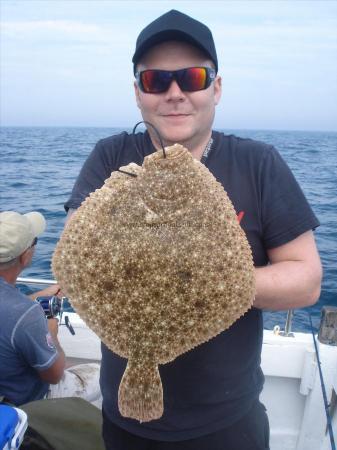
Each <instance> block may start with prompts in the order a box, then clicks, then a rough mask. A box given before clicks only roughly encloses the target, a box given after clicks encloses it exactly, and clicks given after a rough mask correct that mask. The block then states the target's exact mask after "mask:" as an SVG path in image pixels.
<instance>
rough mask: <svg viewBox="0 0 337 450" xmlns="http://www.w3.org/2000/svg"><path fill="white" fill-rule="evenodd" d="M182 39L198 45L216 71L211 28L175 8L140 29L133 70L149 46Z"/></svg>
mask: <svg viewBox="0 0 337 450" xmlns="http://www.w3.org/2000/svg"><path fill="white" fill-rule="evenodd" d="M170 40H175V41H184V42H187V43H189V44H192V45H194V46H195V47H198V48H199V49H200V50H202V51H203V52H204V53H205V54H206V55H207V56H208V57H209V58H210V59H211V60H212V61H213V63H214V65H215V70H216V72H218V58H217V55H216V50H215V45H214V41H213V36H212V33H211V30H210V29H209V28H208V27H206V25H204V24H203V23H201V22H199V21H198V20H195V19H193V18H192V17H190V16H188V15H186V14H183V13H181V12H180V11H177V10H175V9H172V10H171V11H169V12H167V13H165V14H164V15H162V16H160V17H158V19H156V20H154V21H153V22H151V23H150V24H149V25H148V26H147V27H145V28H144V30H143V31H141V33H140V35H139V36H138V39H137V42H136V50H135V53H134V55H133V58H132V62H133V72H134V73H136V65H137V64H138V62H139V60H140V59H141V57H142V56H143V55H144V53H146V52H147V51H148V50H149V49H150V48H151V47H153V46H155V45H157V44H160V43H161V42H165V41H170Z"/></svg>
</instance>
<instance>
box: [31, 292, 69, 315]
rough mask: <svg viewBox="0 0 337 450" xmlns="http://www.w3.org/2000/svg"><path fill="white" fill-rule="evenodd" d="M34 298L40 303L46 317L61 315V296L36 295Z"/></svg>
mask: <svg viewBox="0 0 337 450" xmlns="http://www.w3.org/2000/svg"><path fill="white" fill-rule="evenodd" d="M36 300H37V301H38V302H39V303H40V306H41V308H42V309H43V311H44V313H45V316H46V317H47V319H54V318H55V317H57V316H58V315H61V312H62V311H63V298H59V297H56V296H55V295H53V296H52V297H37V298H36Z"/></svg>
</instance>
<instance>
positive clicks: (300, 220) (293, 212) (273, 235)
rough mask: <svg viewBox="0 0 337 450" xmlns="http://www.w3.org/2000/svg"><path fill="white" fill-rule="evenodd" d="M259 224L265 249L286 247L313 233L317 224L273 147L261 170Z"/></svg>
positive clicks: (286, 167) (270, 148) (298, 188)
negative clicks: (300, 237) (301, 236)
mask: <svg viewBox="0 0 337 450" xmlns="http://www.w3.org/2000/svg"><path fill="white" fill-rule="evenodd" d="M261 186H262V189H261V198H262V209H261V214H262V224H263V236H264V242H265V246H266V248H275V247H278V246H280V245H283V244H286V243H287V242H290V241H291V240H293V239H295V238H296V237H298V236H300V235H301V234H302V233H304V232H306V231H308V230H312V229H315V228H316V227H317V226H319V221H318V219H317V217H316V216H315V214H314V213H313V211H312V209H311V207H310V205H309V203H308V201H307V199H306V198H305V196H304V194H303V192H302V189H301V188H300V186H299V184H298V183H297V181H296V179H295V177H294V175H293V173H292V172H291V170H290V169H289V167H288V165H287V164H286V163H285V161H284V160H283V159H282V157H281V156H280V154H279V153H278V152H277V150H275V149H274V148H273V147H269V148H268V151H267V152H266V154H265V157H264V160H263V164H262V170H261Z"/></svg>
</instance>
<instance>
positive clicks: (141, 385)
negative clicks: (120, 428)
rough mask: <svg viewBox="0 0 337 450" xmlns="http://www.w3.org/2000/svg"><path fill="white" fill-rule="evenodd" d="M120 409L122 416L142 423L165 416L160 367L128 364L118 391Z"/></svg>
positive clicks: (131, 362)
mask: <svg viewBox="0 0 337 450" xmlns="http://www.w3.org/2000/svg"><path fill="white" fill-rule="evenodd" d="M118 407H119V411H120V413H121V415H122V416H124V417H131V418H133V419H137V420H139V421H140V422H149V421H150V420H155V419H159V418H160V417H161V416H162V415H163V412H164V404H163V387H162V383H161V379H160V375H159V370H158V366H144V364H142V363H141V364H139V363H138V364H137V363H135V362H134V361H132V360H131V361H129V362H128V365H127V367H126V369H125V372H124V375H123V378H122V381H121V383H120V386H119V390H118Z"/></svg>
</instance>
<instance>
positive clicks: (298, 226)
mask: <svg viewBox="0 0 337 450" xmlns="http://www.w3.org/2000/svg"><path fill="white" fill-rule="evenodd" d="M212 137H213V145H212V148H211V151H210V152H209V154H208V157H207V159H206V161H205V165H206V167H208V169H209V170H210V171H211V172H212V173H213V175H214V176H215V178H216V179H217V180H218V181H219V182H220V183H221V184H222V185H223V187H224V189H225V191H226V192H227V194H228V196H229V198H230V199H231V201H232V202H233V205H234V208H235V210H236V212H237V214H238V217H239V219H240V224H241V226H242V228H243V230H244V231H245V233H246V236H247V239H248V241H249V243H250V245H251V248H252V252H253V258H254V264H255V266H264V265H266V264H268V255H267V249H270V248H275V247H278V246H280V245H283V244H285V243H287V242H289V241H291V240H293V239H295V238H296V237H297V236H299V235H300V234H302V233H304V232H305V231H308V230H310V229H313V228H315V227H317V226H318V225H319V222H318V220H317V218H316V217H315V215H314V214H313V212H312V210H311V208H310V206H309V204H308V202H307V200H306V199H305V197H304V195H303V193H302V191H301V189H300V187H299V185H298V183H297V182H296V180H295V178H294V176H293V175H292V173H291V171H290V170H289V168H288V166H287V165H286V163H285V162H284V161H283V159H282V158H281V156H280V155H279V153H278V152H277V151H276V150H275V149H274V148H273V147H272V146H270V145H267V144H264V143H261V142H257V141H253V140H251V139H241V138H237V137H235V136H232V135H231V136H226V135H224V134H223V133H219V132H216V131H213V133H212ZM135 141H136V143H137V144H135ZM154 151H155V149H154V147H153V145H152V143H151V140H150V138H149V135H148V133H147V132H145V133H144V134H142V133H138V134H137V135H136V136H135V137H133V136H130V135H128V134H127V133H125V132H124V133H121V134H119V135H116V136H111V137H109V138H106V139H102V140H101V141H99V142H98V143H97V145H96V147H95V149H94V150H93V152H92V153H91V154H90V155H89V157H88V159H87V160H86V162H85V164H84V166H83V168H82V170H81V172H80V175H79V177H78V179H77V181H76V183H75V185H74V188H73V191H72V194H71V197H70V199H69V200H68V202H67V203H66V204H65V208H66V209H68V208H78V207H79V206H80V204H81V202H82V201H83V200H84V199H85V198H86V197H87V196H88V194H89V193H90V192H92V191H94V190H95V189H98V188H100V187H101V186H102V185H103V183H104V180H105V179H106V178H108V177H109V176H110V174H111V172H112V171H114V170H117V169H118V168H120V167H121V166H125V165H127V164H128V163H130V162H131V161H133V162H136V163H138V164H141V163H142V160H143V157H144V156H146V155H148V154H150V153H152V152H154ZM262 335H263V323H262V312H261V310H259V309H256V308H252V309H250V311H248V312H247V313H246V314H245V315H244V316H243V317H242V318H240V319H239V320H238V321H236V322H235V323H234V324H233V325H232V326H231V327H230V328H229V329H228V330H226V331H224V332H223V333H221V334H219V335H218V336H216V337H215V338H213V339H211V340H210V341H208V342H206V343H204V344H202V345H200V346H198V347H196V348H195V349H193V350H191V351H189V352H187V353H185V354H183V355H181V356H179V357H178V358H176V359H175V360H174V361H173V362H171V363H168V364H165V365H161V366H159V371H160V375H161V379H162V384H163V392H164V414H163V416H162V417H161V418H160V419H159V420H154V421H151V422H147V423H139V422H138V421H136V420H134V419H128V418H124V417H122V416H121V415H120V413H119V410H118V387H119V384H120V381H121V378H122V375H123V373H124V370H125V368H126V363H127V361H126V360H125V359H124V358H120V357H119V356H117V355H116V354H114V353H113V352H111V351H110V350H109V349H108V348H107V347H106V346H105V345H104V344H102V367H101V377H100V384H101V390H102V394H103V408H104V410H105V412H106V414H107V416H108V417H109V419H110V420H111V421H112V422H114V423H116V424H117V425H119V426H120V427H122V428H124V429H126V430H128V431H130V432H131V433H134V434H137V435H140V436H143V437H146V438H150V439H157V440H166V441H175V440H184V439H193V438H196V437H198V436H202V435H205V434H208V433H212V432H214V431H217V430H219V429H221V428H224V427H226V426H228V425H230V424H232V423H234V422H235V421H236V420H239V419H240V418H241V417H242V416H243V415H244V414H246V413H247V411H248V410H249V408H250V406H251V405H252V403H253V401H254V400H255V399H256V398H257V397H258V396H259V393H260V392H261V390H262V387H263V381H264V378H263V374H262V371H261V368H260V356H261V348H262Z"/></svg>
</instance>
